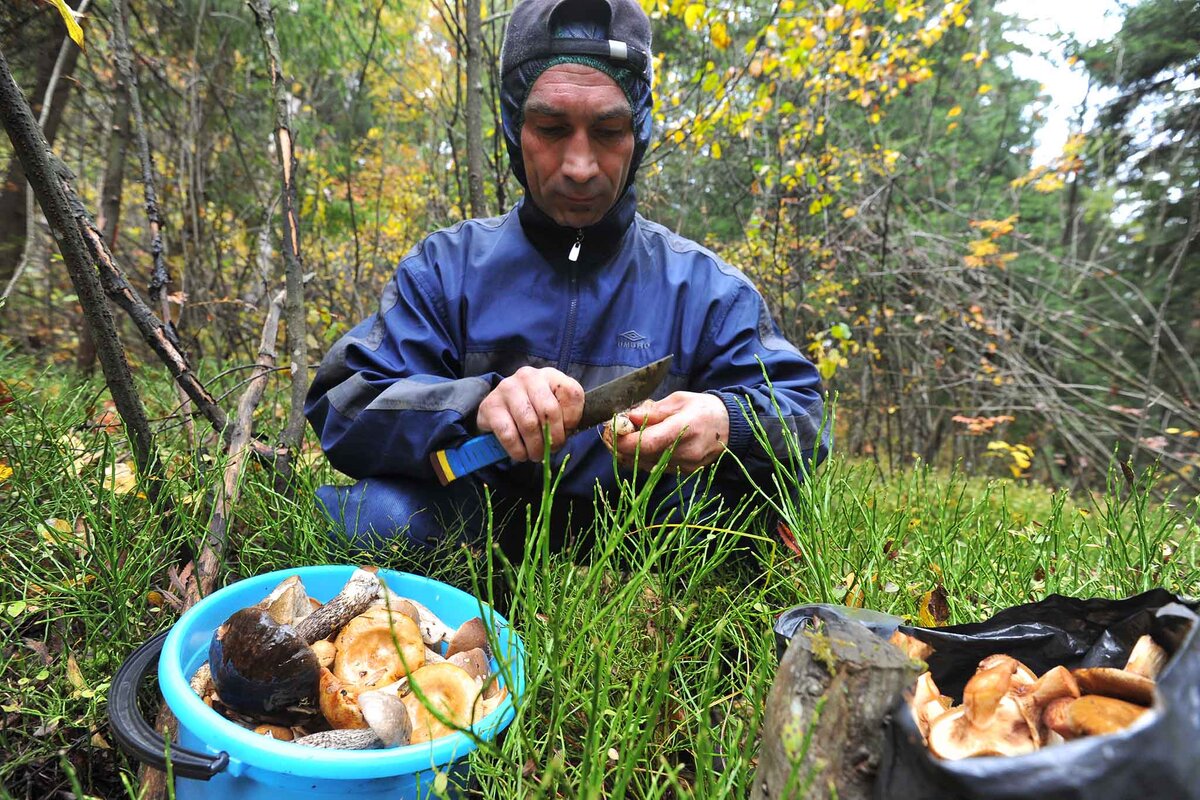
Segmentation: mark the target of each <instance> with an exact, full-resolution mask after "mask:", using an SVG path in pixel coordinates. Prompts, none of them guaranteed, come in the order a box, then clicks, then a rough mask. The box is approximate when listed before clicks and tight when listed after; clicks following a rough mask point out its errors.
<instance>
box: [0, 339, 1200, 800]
mask: <svg viewBox="0 0 1200 800" xmlns="http://www.w3.org/2000/svg"><path fill="white" fill-rule="evenodd" d="M9 363H13V362H12V361H10V362H9ZM18 363H19V362H18ZM22 374H27V373H22ZM9 386H10V388H11V391H12V396H13V398H14V399H13V401H12V402H10V403H8V404H6V405H3V406H0V413H3V417H2V418H0V419H2V420H3V424H2V425H0V464H3V465H4V466H6V467H8V468H9V469H11V470H12V472H11V474H10V475H8V476H7V478H5V479H3V480H0V520H3V521H2V522H0V542H2V543H3V544H2V545H0V563H2V564H3V565H4V567H5V571H6V574H8V575H10V576H15V578H14V579H13V580H9V581H6V582H3V583H0V654H2V661H0V674H2V676H3V679H2V680H0V685H2V686H4V687H5V688H4V689H3V690H0V706H2V707H3V711H4V713H5V714H6V720H7V721H6V725H5V727H4V729H3V731H2V732H0V737H2V739H0V746H3V747H4V750H5V753H6V754H8V755H9V757H8V758H7V759H6V761H5V763H4V765H3V766H2V767H0V787H5V788H6V790H7V791H10V792H13V793H21V792H22V787H25V786H30V787H32V788H31V789H30V790H31V791H32V792H33V794H34V795H35V796H48V795H49V794H52V793H53V791H56V790H59V789H65V788H67V787H68V786H70V785H71V783H72V781H77V782H78V783H79V785H80V787H81V788H82V790H83V791H86V792H90V793H92V794H97V795H100V796H104V797H112V798H116V797H123V796H126V791H125V790H124V789H123V788H121V787H122V780H126V781H131V782H132V784H135V783H136V779H135V777H134V774H133V770H134V768H135V765H133V764H131V763H129V762H128V761H127V760H126V759H125V757H124V756H122V755H121V754H120V753H119V752H118V751H115V750H112V749H102V748H104V747H105V746H106V745H107V746H111V745H112V744H113V741H112V736H111V733H110V732H109V731H108V730H107V728H106V722H105V717H104V698H105V692H106V690H107V682H108V681H109V680H111V676H112V674H113V673H114V672H115V670H116V668H117V666H118V665H119V663H120V662H121V660H122V659H123V658H125V657H126V656H127V655H128V654H129V653H130V652H131V651H132V650H133V649H134V647H136V646H137V645H138V644H140V643H141V642H142V641H144V640H145V639H146V638H148V637H149V636H150V635H152V634H153V633H154V632H156V631H158V630H160V629H162V628H164V627H166V626H168V625H169V624H171V622H172V621H173V620H174V619H175V618H176V615H177V612H176V611H175V610H173V609H172V607H171V602H172V599H171V594H172V592H173V591H174V589H173V587H172V585H171V583H170V581H169V579H168V578H167V576H166V574H164V571H163V565H164V564H171V563H174V561H175V558H176V555H177V551H178V548H179V547H181V546H182V545H183V544H184V543H185V542H188V541H191V540H192V539H193V537H196V536H199V535H201V534H202V533H203V531H204V530H205V528H206V526H207V517H206V512H204V511H203V509H204V508H205V506H204V504H203V499H202V498H203V497H204V496H205V495H206V494H207V493H208V492H210V491H212V490H213V489H214V488H215V487H216V485H217V483H218V482H219V480H220V474H221V471H222V470H221V467H222V464H221V463H220V462H219V461H218V462H217V463H211V462H209V461H207V459H200V460H199V461H196V462H191V461H190V460H183V461H180V462H178V463H177V464H176V469H174V470H173V471H172V472H171V477H170V479H169V480H168V485H167V486H166V487H164V492H163V497H164V500H165V501H166V500H167V499H169V501H170V502H171V503H172V504H173V505H172V506H171V508H170V509H169V510H165V509H166V507H164V508H162V509H154V508H150V507H149V506H148V503H147V501H146V500H145V499H144V498H142V497H140V496H139V494H138V492H137V490H136V486H135V487H134V488H133V489H132V490H131V491H127V492H125V493H124V494H117V493H116V492H115V491H111V490H109V489H105V488H104V486H105V485H108V486H113V487H116V486H117V484H114V483H112V482H111V481H109V482H107V483H105V481H104V478H103V476H104V473H105V466H111V465H115V464H118V463H120V462H122V461H123V460H125V459H126V458H127V455H126V449H127V445H126V443H125V442H124V440H123V439H122V437H121V435H120V432H119V430H109V429H108V428H107V426H104V425H101V424H99V423H100V422H103V419H102V418H100V417H98V413H102V412H101V410H100V409H98V408H95V407H93V406H94V398H95V397H96V396H97V391H98V388H97V386H96V385H95V384H63V383H60V382H58V381H56V380H54V379H52V378H51V377H50V376H48V375H40V374H33V373H28V378H27V379H26V380H25V381H11V382H10V384H9ZM170 402H172V400H171V397H170V394H169V393H167V394H166V396H164V397H161V398H158V397H155V396H153V395H152V397H151V400H150V402H149V403H148V405H149V406H150V407H151V408H156V407H158V406H159V405H160V403H161V404H165V403H170ZM262 422H263V424H264V425H266V426H268V427H269V426H270V425H271V424H272V423H271V422H270V417H269V416H267V417H266V418H264V419H263V420H262ZM181 439H182V437H181V434H180V432H179V431H177V430H176V431H170V432H166V433H164V434H163V435H162V436H161V437H160V441H159V444H160V446H161V447H162V448H163V449H164V452H167V453H174V452H178V451H180V446H181V444H182V442H181ZM797 474H798V471H797V466H796V465H795V464H780V465H779V468H778V470H777V481H778V485H779V486H781V487H785V488H787V489H788V490H789V491H787V492H786V493H785V494H786V495H787V496H788V497H789V498H790V499H787V500H780V499H779V498H778V497H777V496H776V495H774V494H770V495H763V496H760V497H754V498H749V499H748V503H747V505H746V506H744V507H743V508H741V509H726V510H724V511H721V512H720V513H715V512H714V510H713V509H703V508H699V507H698V508H697V509H695V510H694V511H693V512H691V513H690V514H689V515H688V517H687V518H686V519H684V520H681V521H680V522H679V524H678V525H670V526H655V525H652V524H649V523H648V522H647V509H646V502H645V498H646V497H647V496H648V490H649V488H650V487H651V486H652V485H653V482H654V481H655V480H656V479H657V475H656V474H651V475H649V476H648V477H647V478H646V479H645V480H644V481H643V482H641V483H639V484H638V485H636V486H634V485H630V486H626V487H624V491H623V492H622V494H621V496H620V497H617V498H614V499H613V500H612V502H610V503H608V504H606V505H604V506H602V507H601V508H600V509H599V516H600V520H601V522H600V524H599V526H598V530H597V537H596V542H595V544H594V546H593V547H592V549H591V550H589V551H587V552H582V551H578V550H575V551H571V550H568V551H566V552H552V551H551V550H550V547H549V544H548V542H549V537H550V533H551V531H550V530H549V527H548V526H549V519H550V515H549V513H548V509H549V507H550V505H551V504H552V503H553V493H552V491H551V489H552V485H551V476H548V477H547V490H548V494H547V499H546V500H544V501H543V507H542V508H540V509H539V508H532V509H530V516H529V519H528V536H527V548H526V551H527V553H528V554H529V555H528V556H527V558H526V559H525V560H524V561H523V562H521V563H519V564H513V563H509V562H507V561H505V559H504V557H503V556H502V554H501V553H500V552H499V550H498V549H493V548H489V547H487V546H485V545H483V544H482V543H474V544H473V545H471V546H469V547H459V546H454V545H448V546H446V547H445V548H444V549H443V550H440V551H438V552H437V553H427V552H425V551H413V550H411V549H406V548H402V547H397V548H395V549H389V550H384V551H381V552H379V553H377V554H375V555H373V556H368V557H366V561H367V562H372V563H376V564H378V565H380V566H388V567H393V568H399V569H406V570H409V571H415V572H418V573H422V574H429V575H431V576H432V577H435V578H438V579H440V580H445V581H448V582H450V583H452V584H454V585H457V586H460V587H462V588H464V589H467V590H468V591H471V592H472V593H475V594H477V595H478V596H481V597H483V598H485V599H487V600H489V601H491V602H493V603H495V604H496V605H497V606H498V608H500V609H501V610H502V611H503V612H504V613H505V615H506V616H507V617H508V618H509V619H510V620H511V621H512V622H513V623H514V625H515V626H516V628H517V630H518V631H519V633H520V635H521V636H522V637H523V639H524V641H525V644H526V647H527V649H528V661H527V663H526V669H527V673H528V681H529V682H528V689H527V694H526V696H525V699H524V700H523V701H522V702H521V703H520V704H519V709H518V714H517V717H516V719H515V721H514V722H513V724H512V726H511V729H510V732H509V734H508V735H507V736H506V737H505V738H504V740H503V742H502V743H500V744H490V745H486V746H484V747H482V748H481V749H480V750H479V751H478V752H477V753H476V754H474V755H472V757H471V759H472V760H471V770H472V774H473V775H474V776H475V777H476V778H478V781H479V784H478V789H477V790H475V791H473V793H472V795H471V796H479V797H495V798H507V797H554V796H556V795H558V794H562V795H568V796H586V795H589V794H593V795H600V794H603V795H605V796H632V797H664V796H679V795H689V796H695V797H721V796H744V795H746V794H747V793H748V790H749V786H750V783H751V780H752V778H753V769H754V761H753V759H754V756H755V754H756V751H757V743H756V739H755V736H756V732H757V730H758V728H759V725H760V724H761V715H762V711H763V705H764V701H765V697H766V693H767V692H768V690H769V688H770V685H771V681H772V678H773V675H774V668H775V661H774V655H773V652H774V642H773V636H772V633H771V627H772V624H773V621H774V617H775V615H776V614H777V613H778V612H780V611H782V610H783V609H785V608H788V607H790V606H793V605H796V604H798V603H802V602H812V601H827V602H841V603H846V604H850V605H858V606H867V607H870V608H876V609H880V610H884V611H889V612H892V613H895V614H899V615H901V616H904V617H906V618H909V619H912V620H918V619H921V609H922V607H923V604H924V602H925V599H926V595H927V594H928V593H930V592H932V591H935V590H938V589H939V588H940V590H941V591H943V592H944V593H945V596H946V602H947V604H948V612H949V621H950V622H954V623H959V622H969V621H974V620H979V619H982V618H983V617H985V616H986V615H988V614H990V613H993V612H995V611H996V610H998V609H1000V608H1002V607H1004V606H1007V605H1011V604H1015V603H1022V602H1027V601H1030V600H1036V599H1039V598H1041V597H1044V596H1045V595H1047V594H1049V593H1051V592H1062V593H1065V594H1072V595H1079V596H1104V597H1120V596H1124V595H1128V594H1132V593H1134V592H1138V591H1141V590H1143V589H1145V588H1148V587H1150V586H1158V585H1161V586H1165V587H1167V588H1168V589H1171V590H1173V591H1178V592H1183V593H1191V594H1195V593H1197V592H1200V535H1198V534H1200V531H1198V530H1197V528H1196V524H1195V519H1196V511H1197V510H1198V509H1197V508H1196V506H1195V505H1194V504H1192V505H1186V506H1185V505H1178V504H1176V503H1175V502H1174V501H1172V502H1168V503H1158V502H1155V501H1153V500H1152V491H1151V490H1152V488H1153V484H1154V481H1155V480H1156V479H1155V476H1154V475H1152V474H1150V473H1146V474H1144V475H1142V476H1141V477H1140V478H1137V479H1135V480H1134V481H1133V482H1132V483H1131V482H1129V481H1128V480H1127V479H1126V478H1124V477H1123V476H1122V474H1121V473H1119V472H1114V473H1113V476H1112V477H1111V479H1110V485H1109V486H1108V489H1107V491H1105V492H1103V493H1101V494H1097V495H1096V496H1095V497H1094V498H1092V499H1086V498H1084V499H1076V500H1070V499H1068V498H1067V496H1066V494H1065V493H1063V492H1052V491H1049V490H1047V489H1044V488H1039V487H1035V486H1032V485H1028V484H1023V483H1016V482H1013V481H1011V480H1007V479H1004V480H986V479H982V478H977V477H968V476H966V475H964V474H963V473H962V472H959V471H950V472H945V471H939V470H935V469H932V468H929V467H927V466H917V467H914V468H912V469H910V470H906V471H904V472H902V473H899V474H897V475H895V476H890V477H889V476H887V475H885V474H884V473H882V472H881V471H880V470H879V469H878V468H876V467H875V466H874V465H873V464H871V463H868V462H862V461H853V460H848V459H844V458H836V459H834V460H832V461H831V462H829V463H828V464H827V465H825V466H824V467H822V468H821V469H820V470H819V471H818V472H817V473H816V474H815V476H813V477H812V479H810V480H809V481H807V482H805V483H803V484H798V483H797V481H796V477H795V476H796V475H797ZM330 477H332V476H331V475H330V474H329V471H328V468H327V467H326V466H325V465H324V463H323V461H320V460H316V461H312V462H310V461H309V460H307V459H302V460H301V461H300V462H299V463H298V467H297V473H296V475H295V476H294V481H293V484H292V486H291V488H290V490H289V491H290V492H291V493H289V494H286V495H285V494H281V493H280V491H279V490H278V488H277V487H276V485H275V482H274V480H273V479H272V478H271V476H270V475H269V474H268V473H266V472H264V471H261V470H258V469H251V470H250V471H249V472H248V473H247V475H246V478H245V480H244V482H243V485H242V501H241V502H240V503H239V505H238V506H237V509H236V519H235V521H234V525H233V527H232V529H231V535H230V542H231V544H230V552H229V558H228V560H227V562H226V563H225V565H224V567H223V579H224V580H225V581H226V582H228V581H232V580H234V579H236V578H238V577H240V576H244V575H250V574H256V573H260V572H263V571H266V570H269V569H275V568H284V567H288V566H298V565H304V564H316V563H327V562H331V561H332V562H341V561H348V560H351V559H352V558H353V560H356V561H362V560H363V556H362V554H358V555H357V556H351V554H349V553H347V552H345V551H344V550H343V549H342V548H341V547H340V546H338V545H336V544H331V543H330V542H329V541H328V540H327V539H326V536H325V527H324V522H323V521H322V519H321V518H320V516H319V515H318V514H317V513H316V511H315V506H314V504H313V502H312V490H313V487H314V486H315V485H317V484H319V483H322V482H325V481H327V480H329V478H330ZM777 514H779V515H781V516H782V518H783V519H784V521H785V522H786V523H787V524H788V525H789V526H790V528H791V530H792V531H793V532H794V533H795V534H796V539H797V543H798V547H799V548H800V550H801V553H802V555H800V556H797V555H795V554H793V553H792V552H791V551H790V550H788V549H786V548H784V547H783V546H782V545H781V544H780V543H779V541H778V539H777V538H776V536H775V533H774V521H775V517H776V515H777ZM54 520H62V521H63V522H65V523H66V526H65V529H60V525H59V524H58V523H57V522H54ZM68 654H69V657H68ZM72 663H74V665H75V666H74V667H73V666H72ZM60 752H61V753H63V754H64V755H65V756H66V759H67V761H66V763H65V764H64V763H62V762H61V761H60V755H59V753H60ZM118 769H119V770H120V772H118ZM27 781H32V783H26V782H27ZM132 784H131V785H132Z"/></svg>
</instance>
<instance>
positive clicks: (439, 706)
mask: <svg viewBox="0 0 1200 800" xmlns="http://www.w3.org/2000/svg"><path fill="white" fill-rule="evenodd" d="M408 680H409V685H410V687H415V690H414V691H413V692H412V693H411V694H408V695H405V696H404V697H403V698H401V699H402V700H403V701H404V705H405V706H406V707H407V708H408V713H409V715H410V716H411V717H412V721H413V726H412V727H413V730H412V740H411V741H412V743H413V744H419V743H420V742H427V741H429V740H430V739H436V738H438V737H439V736H445V735H447V734H450V733H453V732H454V731H456V730H458V729H461V728H466V727H467V726H469V725H470V724H471V722H472V718H473V713H472V712H473V708H474V706H475V701H476V699H477V698H478V696H479V683H478V682H477V681H476V680H475V679H474V678H472V677H471V676H470V675H468V674H467V673H466V671H465V670H464V669H463V668H462V667H459V666H456V665H454V664H451V663H449V662H446V663H442V664H428V665H426V666H424V667H421V668H420V669H419V670H417V671H416V672H414V673H412V674H411V675H409V676H408ZM417 690H419V691H420V695H423V696H424V699H423V700H422V698H421V696H419V695H418V694H417ZM431 708H432V709H436V710H437V715H435V714H434V713H433V712H432V711H431V710H430V709H431ZM438 716H440V717H441V718H442V719H444V720H446V721H447V722H449V723H450V725H447V724H446V722H443V721H442V719H438Z"/></svg>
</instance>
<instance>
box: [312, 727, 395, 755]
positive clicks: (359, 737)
mask: <svg viewBox="0 0 1200 800" xmlns="http://www.w3.org/2000/svg"><path fill="white" fill-rule="evenodd" d="M294 743H295V744H299V745H304V746H305V747H320V748H322V749H324V750H371V749H372V748H375V747H379V746H381V745H382V744H383V740H381V739H380V738H379V736H377V735H376V734H375V731H373V730H371V729H370V728H352V729H351V728H343V729H336V728H335V729H334V730H331V731H320V732H318V733H310V734H309V735H308V736H301V737H300V738H299V739H295V740H294Z"/></svg>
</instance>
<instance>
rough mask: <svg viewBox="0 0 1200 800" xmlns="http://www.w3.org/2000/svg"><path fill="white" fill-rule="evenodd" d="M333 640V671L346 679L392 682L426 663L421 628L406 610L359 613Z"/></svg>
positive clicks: (362, 682)
mask: <svg viewBox="0 0 1200 800" xmlns="http://www.w3.org/2000/svg"><path fill="white" fill-rule="evenodd" d="M385 611H386V610H385ZM389 621H390V622H389ZM333 643H334V646H335V647H336V648H337V655H335V656H334V659H333V673H334V674H335V675H337V677H338V678H339V679H340V680H342V681H343V682H345V683H359V684H364V685H368V686H374V685H380V684H385V683H391V682H392V681H394V680H396V679H397V678H400V677H402V676H404V675H407V674H408V673H410V672H412V671H413V670H415V669H418V668H419V667H421V665H423V664H424V663H425V645H424V643H423V642H422V641H421V632H420V631H419V630H418V629H417V624H416V623H415V622H413V621H412V620H411V619H409V618H408V617H406V616H404V615H403V614H390V615H389V614H387V613H384V614H383V615H382V617H380V616H379V615H371V614H364V615H360V616H357V617H355V618H354V619H352V620H350V621H349V622H348V623H346V627H344V628H342V630H341V632H340V633H339V634H338V635H337V638H336V639H334V642H333Z"/></svg>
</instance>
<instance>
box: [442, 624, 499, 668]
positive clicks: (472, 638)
mask: <svg viewBox="0 0 1200 800" xmlns="http://www.w3.org/2000/svg"><path fill="white" fill-rule="evenodd" d="M476 648H478V649H480V650H483V651H484V652H487V651H488V650H489V649H490V648H489V647H488V639H487V628H486V627H484V624H483V620H482V619H480V618H479V617H471V618H470V619H469V620H467V621H466V622H464V623H463V624H462V625H459V626H458V630H457V631H455V632H454V635H453V636H451V637H450V646H449V647H448V648H446V658H449V657H450V656H452V655H454V654H455V653H465V652H466V651H468V650H474V649H476Z"/></svg>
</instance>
